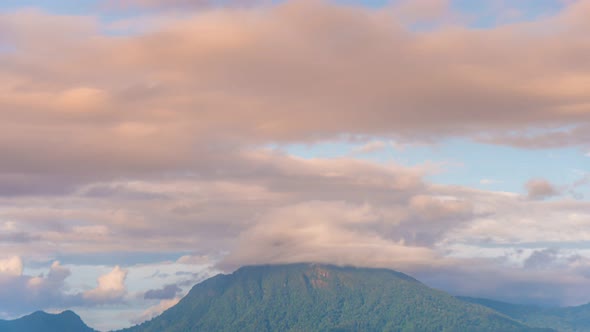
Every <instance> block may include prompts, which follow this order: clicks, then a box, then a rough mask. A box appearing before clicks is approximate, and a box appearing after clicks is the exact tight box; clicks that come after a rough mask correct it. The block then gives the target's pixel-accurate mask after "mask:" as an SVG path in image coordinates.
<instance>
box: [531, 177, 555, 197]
mask: <svg viewBox="0 0 590 332" xmlns="http://www.w3.org/2000/svg"><path fill="white" fill-rule="evenodd" d="M525 187H526V190H527V195H528V197H529V198H530V199H545V198H549V197H552V196H557V195H559V194H560V190H559V189H557V188H556V187H555V186H554V185H553V184H551V183H550V182H549V181H547V180H545V179H531V180H529V181H528V182H527V183H526V185H525Z"/></svg>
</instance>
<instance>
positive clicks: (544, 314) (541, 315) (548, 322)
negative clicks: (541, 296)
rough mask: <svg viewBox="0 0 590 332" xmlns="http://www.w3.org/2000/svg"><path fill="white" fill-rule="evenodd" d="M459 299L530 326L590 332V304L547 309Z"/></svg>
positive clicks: (474, 299)
mask: <svg viewBox="0 0 590 332" xmlns="http://www.w3.org/2000/svg"><path fill="white" fill-rule="evenodd" d="M459 299H461V300H463V301H467V302H470V303H475V304H479V305H482V306H486V307H488V308H490V309H493V310H495V311H497V312H500V313H503V314H505V315H507V316H510V317H511V318H513V319H515V320H518V321H520V322H522V323H524V324H526V325H529V326H537V327H540V326H543V327H550V328H554V329H556V330H558V331H563V332H583V331H588V332H590V304H584V305H581V306H576V307H565V308H559V307H558V308H555V307H553V308H546V307H539V306H534V305H525V304H512V303H506V302H500V301H494V300H488V299H478V298H471V297H459Z"/></svg>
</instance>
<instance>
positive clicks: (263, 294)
mask: <svg viewBox="0 0 590 332" xmlns="http://www.w3.org/2000/svg"><path fill="white" fill-rule="evenodd" d="M443 330H444V331H506V332H509V331H532V329H530V328H528V327H527V326H525V325H523V324H521V323H519V322H516V321H514V320H512V319H510V318H508V317H507V316H504V315H502V314H499V313H497V312H494V311H492V310H490V309H488V308H485V307H482V306H479V305H475V304H470V303H466V302H463V301H460V300H458V299H456V298H454V297H452V296H450V295H449V294H446V293H444V292H441V291H437V290H434V289H431V288H428V287H427V286H425V285H424V284H422V283H420V282H418V281H417V280H416V279H414V278H412V277H410V276H408V275H405V274H403V273H400V272H396V271H392V270H388V269H375V268H357V267H352V266H337V265H330V264H317V263H298V264H278V265H253V266H245V267H242V268H240V269H238V270H236V271H235V272H234V273H232V274H220V275H217V276H215V277H212V278H210V279H207V280H205V281H203V282H201V283H199V284H197V285H195V286H194V287H193V288H192V289H191V291H190V292H189V294H188V295H187V296H186V297H185V298H183V299H182V300H181V301H180V302H179V303H178V304H177V305H176V306H174V307H172V308H170V309H169V310H167V311H165V312H164V313H163V314H162V315H161V316H159V317H156V318H155V319H153V320H151V321H148V322H145V323H143V324H141V325H138V326H135V327H133V328H130V329H127V330H125V331H127V332H156V331H157V332H160V331H166V332H180V331H227V332H229V331H257V332H258V331H260V332H264V331H293V332H295V331H443Z"/></svg>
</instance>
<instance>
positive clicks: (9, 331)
mask: <svg viewBox="0 0 590 332" xmlns="http://www.w3.org/2000/svg"><path fill="white" fill-rule="evenodd" d="M0 332H96V330H94V329H92V328H90V327H89V326H88V325H86V323H84V321H82V319H81V318H80V316H78V315H77V314H76V313H75V312H73V311H71V310H65V311H62V312H61V313H59V314H50V313H47V312H45V311H35V312H33V313H31V314H29V315H26V316H23V317H20V318H17V319H14V320H0Z"/></svg>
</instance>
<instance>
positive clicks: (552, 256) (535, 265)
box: [524, 248, 559, 269]
mask: <svg viewBox="0 0 590 332" xmlns="http://www.w3.org/2000/svg"><path fill="white" fill-rule="evenodd" d="M558 253H559V250H557V249H555V248H547V249H543V250H536V251H534V252H533V253H532V254H531V255H530V256H529V257H528V258H527V259H526V260H525V261H524V267H526V268H532V269H539V268H548V267H550V266H551V264H552V263H553V262H554V261H555V260H556V259H557V254H558Z"/></svg>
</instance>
